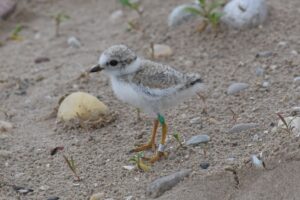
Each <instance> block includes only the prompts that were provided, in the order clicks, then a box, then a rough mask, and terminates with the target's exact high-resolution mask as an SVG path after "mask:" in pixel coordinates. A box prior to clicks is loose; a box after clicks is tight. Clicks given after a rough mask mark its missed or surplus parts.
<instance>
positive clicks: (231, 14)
mask: <svg viewBox="0 0 300 200" xmlns="http://www.w3.org/2000/svg"><path fill="white" fill-rule="evenodd" d="M223 13H224V15H223V17H222V18H221V20H222V21H223V22H224V23H225V24H226V25H228V26H231V27H234V28H237V29H243V28H248V27H254V26H258V25H260V24H262V23H263V22H264V21H265V20H266V18H267V15H268V7H267V4H266V2H265V0H231V1H230V2H229V3H227V4H226V6H225V7H224V9H223Z"/></svg>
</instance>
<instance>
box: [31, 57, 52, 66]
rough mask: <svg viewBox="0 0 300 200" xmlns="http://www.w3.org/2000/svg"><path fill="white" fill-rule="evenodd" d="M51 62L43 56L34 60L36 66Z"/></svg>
mask: <svg viewBox="0 0 300 200" xmlns="http://www.w3.org/2000/svg"><path fill="white" fill-rule="evenodd" d="M49 61H50V58H48V57H44V56H41V57H38V58H36V59H35V60H34V63H35V64H39V63H43V62H49Z"/></svg>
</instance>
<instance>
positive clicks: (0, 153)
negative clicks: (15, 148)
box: [0, 150, 12, 158]
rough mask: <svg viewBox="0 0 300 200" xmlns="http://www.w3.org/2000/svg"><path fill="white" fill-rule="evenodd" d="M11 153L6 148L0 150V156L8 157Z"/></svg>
mask: <svg viewBox="0 0 300 200" xmlns="http://www.w3.org/2000/svg"><path fill="white" fill-rule="evenodd" d="M11 155H12V152H10V151H7V150H0V158H9V157H10V156H11Z"/></svg>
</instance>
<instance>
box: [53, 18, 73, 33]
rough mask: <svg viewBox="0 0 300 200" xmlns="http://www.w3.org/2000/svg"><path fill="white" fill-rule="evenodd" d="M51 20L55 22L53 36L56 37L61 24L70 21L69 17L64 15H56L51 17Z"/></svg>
mask: <svg viewBox="0 0 300 200" xmlns="http://www.w3.org/2000/svg"><path fill="white" fill-rule="evenodd" d="M52 18H53V19H54V21H55V36H56V37H58V36H59V32H60V25H61V23H62V22H63V21H66V20H68V19H70V16H69V15H67V14H64V13H57V14H56V15H53V16H52Z"/></svg>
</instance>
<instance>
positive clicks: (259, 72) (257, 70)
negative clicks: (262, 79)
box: [255, 67, 264, 76]
mask: <svg viewBox="0 0 300 200" xmlns="http://www.w3.org/2000/svg"><path fill="white" fill-rule="evenodd" d="M255 74H256V76H263V75H264V69H263V68H261V67H257V68H256V69H255Z"/></svg>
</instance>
